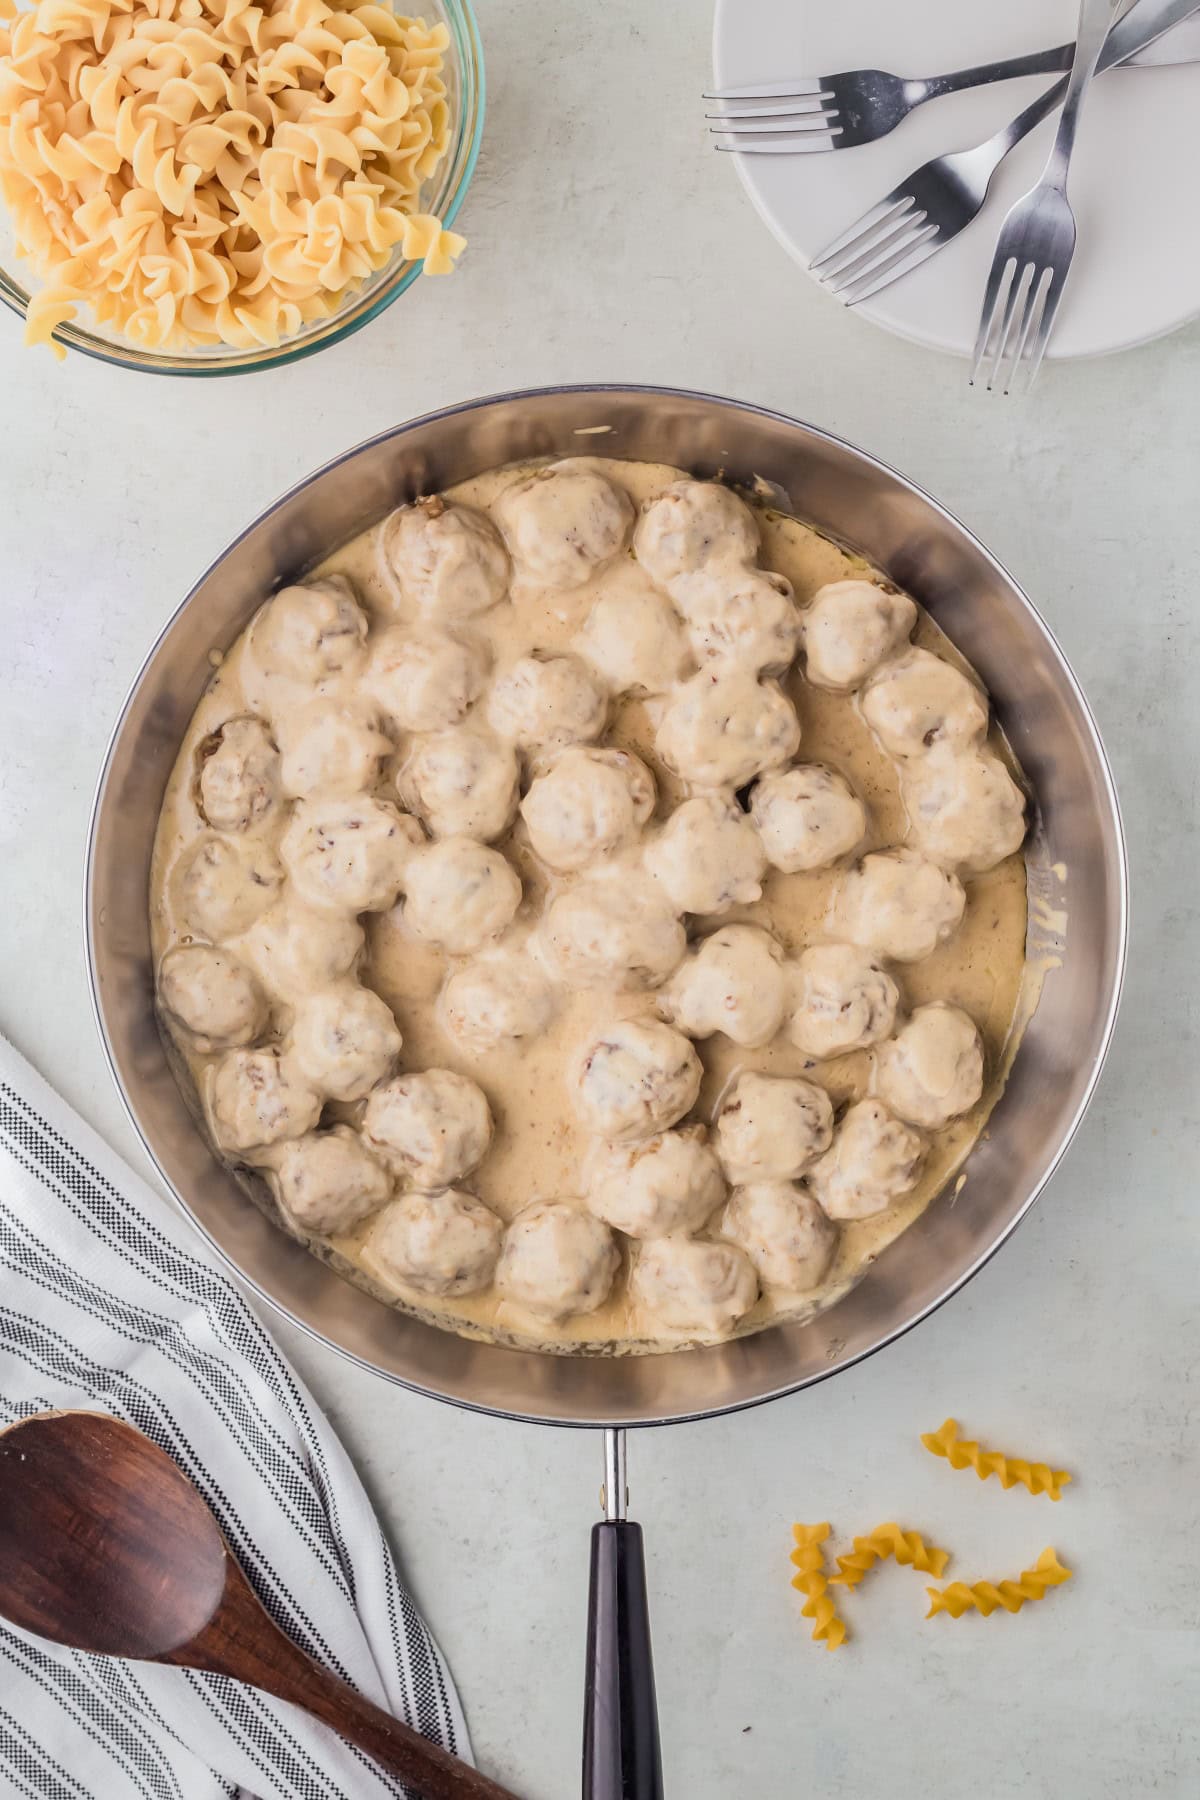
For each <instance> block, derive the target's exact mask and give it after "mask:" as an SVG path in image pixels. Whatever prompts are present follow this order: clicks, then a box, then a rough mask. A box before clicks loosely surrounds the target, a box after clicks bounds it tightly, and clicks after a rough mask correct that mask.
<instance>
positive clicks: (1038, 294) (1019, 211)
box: [968, 0, 1118, 394]
mask: <svg viewBox="0 0 1200 1800" xmlns="http://www.w3.org/2000/svg"><path fill="white" fill-rule="evenodd" d="M1117 4H1118V0H1080V7H1079V32H1078V35H1077V37H1076V40H1075V61H1074V63H1073V64H1072V65H1071V75H1070V79H1069V81H1068V83H1067V97H1066V99H1065V100H1064V101H1063V109H1062V117H1061V118H1060V119H1059V121H1058V131H1057V132H1056V134H1055V138H1054V145H1053V148H1052V149H1051V151H1050V155H1049V158H1048V159H1047V162H1046V167H1045V169H1044V170H1043V171H1042V176H1041V179H1040V180H1039V181H1037V182H1035V183H1034V185H1033V187H1031V188H1030V190H1029V192H1028V193H1027V194H1022V196H1021V198H1020V199H1019V200H1018V201H1017V202H1016V204H1015V205H1014V206H1013V207H1011V208H1010V210H1009V213H1008V216H1007V218H1006V219H1005V221H1004V223H1003V225H1002V226H1001V227H1000V236H999V239H998V240H997V243H996V253H995V255H994V256H993V258H992V267H991V270H990V272H989V274H988V282H987V290H986V292H985V294H984V300H983V313H982V316H981V318H980V321H979V336H978V337H977V338H976V340H975V356H974V360H973V361H972V363H971V373H970V376H969V377H968V379H969V382H970V385H971V386H972V387H974V385H975V378H976V376H977V375H978V374H979V373H980V371H981V369H982V368H983V367H984V365H985V363H987V364H988V365H989V369H988V377H987V383H986V386H987V391H988V393H989V394H990V393H991V392H992V389H993V388H994V387H996V386H997V385H1000V386H1002V387H1003V391H1004V392H1005V393H1006V394H1007V393H1009V392H1010V391H1011V389H1012V384H1013V381H1014V379H1015V377H1016V375H1017V372H1018V371H1019V370H1020V369H1021V368H1022V365H1024V367H1025V369H1026V370H1027V375H1026V381H1025V391H1026V392H1027V393H1028V391H1029V389H1030V388H1031V387H1032V386H1033V383H1034V381H1035V380H1036V379H1037V372H1038V370H1039V369H1040V368H1041V366H1042V358H1043V356H1045V354H1046V345H1047V344H1048V343H1049V341H1050V333H1051V332H1052V331H1053V329H1054V321H1055V318H1056V316H1057V314H1058V308H1059V303H1060V302H1061V300H1062V297H1063V289H1064V288H1065V287H1066V284H1067V276H1068V275H1069V274H1070V272H1071V263H1072V261H1073V260H1074V256H1075V241H1076V236H1077V233H1076V228H1075V212H1074V209H1073V208H1072V206H1071V202H1070V199H1069V198H1068V196H1067V175H1068V171H1069V170H1070V166H1071V153H1072V151H1073V150H1074V148H1075V134H1076V131H1077V129H1078V125H1079V115H1080V112H1081V111H1082V109H1083V103H1084V100H1085V99H1086V97H1087V91H1088V89H1089V87H1090V86H1091V84H1092V76H1093V75H1094V74H1095V72H1096V64H1097V63H1098V62H1099V60H1100V52H1101V50H1102V49H1103V48H1104V40H1105V38H1106V37H1107V36H1108V28H1109V26H1110V25H1111V23H1112V20H1113V15H1114V13H1115V11H1116V8H1117ZM1027 350H1028V356H1027V355H1026V351H1027Z"/></svg>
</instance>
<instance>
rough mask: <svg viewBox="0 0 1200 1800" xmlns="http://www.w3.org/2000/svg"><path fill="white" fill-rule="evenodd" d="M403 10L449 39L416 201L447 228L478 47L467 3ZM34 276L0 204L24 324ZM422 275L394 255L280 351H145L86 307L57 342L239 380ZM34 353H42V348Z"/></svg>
mask: <svg viewBox="0 0 1200 1800" xmlns="http://www.w3.org/2000/svg"><path fill="white" fill-rule="evenodd" d="M396 10H397V11H399V10H400V9H399V8H396ZM405 11H406V13H407V12H409V11H411V13H413V14H420V16H421V17H423V18H424V19H425V20H426V21H428V22H431V23H432V22H435V21H439V20H440V21H442V22H444V23H445V25H446V27H447V29H448V30H449V33H450V43H449V46H448V48H447V50H446V66H445V71H444V76H443V79H444V80H445V83H446V90H447V95H448V98H449V102H450V109H451V126H450V142H449V145H448V146H447V150H446V155H445V157H444V158H443V159H442V162H441V165H440V167H439V168H438V170H437V172H436V173H435V174H434V175H433V177H432V178H431V179H430V180H429V181H428V182H427V183H426V186H425V188H424V190H423V191H422V194H421V210H422V211H424V212H430V213H435V214H436V215H437V217H438V218H440V219H441V221H442V223H443V225H447V226H448V225H451V224H453V222H454V220H455V218H456V216H457V214H458V210H459V208H460V207H461V205H462V203H463V199H464V197H465V195H466V192H467V188H468V186H469V184H470V180H471V176H472V175H473V174H474V171H475V163H476V160H477V159H478V156H479V144H480V140H481V138H482V136H483V113H484V92H485V86H484V70H483V44H482V42H481V40H480V36H479V26H478V23H477V22H476V18H475V14H474V12H473V11H472V8H471V0H414V4H413V5H412V7H411V9H409V8H405ZM31 273H32V271H30V270H29V269H28V268H27V266H26V265H25V263H24V262H23V261H21V260H20V259H19V258H18V257H17V255H16V251H15V249H14V245H13V236H12V226H11V223H10V221H9V217H8V213H7V211H6V209H5V208H4V206H3V204H2V203H0V300H3V302H4V304H5V305H6V306H8V307H10V308H11V309H12V311H13V312H15V313H17V314H19V316H20V317H21V318H22V319H23V318H24V317H25V309H26V307H27V306H28V304H29V299H30V289H29V287H28V286H27V285H26V283H27V282H28V280H29V278H30V275H31ZM420 273H421V265H420V263H419V262H408V261H406V260H405V258H404V257H402V256H401V255H400V254H399V252H398V251H397V253H396V254H395V255H394V256H393V258H392V260H391V261H390V262H389V263H387V264H386V265H385V266H384V267H383V268H382V269H380V270H378V271H377V272H376V273H375V274H374V275H372V276H370V277H369V278H368V279H367V280H366V281H364V282H362V283H361V284H360V285H359V286H358V287H356V288H354V289H352V290H351V291H350V292H349V293H348V294H347V295H346V297H345V300H344V301H343V303H342V305H341V307H340V308H339V309H338V311H337V312H336V313H334V315H333V316H332V317H331V318H328V319H314V320H313V321H312V323H311V324H309V325H305V326H303V327H302V328H301V329H300V330H299V331H297V332H295V333H294V334H293V335H292V336H291V337H289V338H284V339H282V340H281V341H280V342H279V343H278V344H274V345H271V346H269V347H264V346H259V347H257V348H256V349H253V350H235V349H234V348H233V347H232V345H227V344H222V345H217V346H216V347H215V348H211V347H209V348H204V349H196V350H143V349H141V348H140V347H139V346H137V345H135V344H130V343H127V342H126V341H125V340H124V339H123V338H122V337H121V336H120V335H119V334H118V333H116V332H114V331H110V330H108V328H107V327H105V326H103V325H97V324H95V323H94V322H89V315H88V314H87V310H86V308H81V309H80V317H79V318H78V319H76V320H75V321H74V322H73V323H71V324H69V325H60V326H59V327H58V329H57V331H56V332H55V336H56V338H57V339H58V340H59V342H60V343H62V344H64V345H65V346H66V348H67V349H68V350H82V351H83V353H84V355H85V356H95V357H98V358H99V359H100V361H101V362H107V363H115V364H116V366H117V367H118V368H122V369H145V370H148V371H149V372H150V373H151V374H154V375H244V374H246V373H248V372H249V371H252V370H254V369H275V368H279V367H280V366H281V365H282V364H283V363H289V362H297V361H298V360H299V359H300V357H302V356H312V355H314V354H315V352H316V351H318V350H323V349H325V347H326V346H327V345H329V344H337V343H340V342H341V340H342V338H345V337H349V335H350V333H351V332H352V331H357V330H358V329H359V327H360V326H362V325H365V324H366V323H367V321H368V320H369V319H373V318H374V317H375V316H376V314H377V313H381V312H382V311H383V309H384V307H386V306H390V305H391V304H392V302H393V300H398V299H399V297H400V295H401V294H402V293H403V292H404V291H405V289H406V288H409V287H411V286H412V284H413V282H414V281H415V280H416V279H417V276H418V275H419V274H420ZM38 353H40V354H42V355H45V354H46V352H45V350H44V349H43V348H41V347H40V346H39V351H38ZM30 354H31V355H32V354H35V352H34V351H31V352H30Z"/></svg>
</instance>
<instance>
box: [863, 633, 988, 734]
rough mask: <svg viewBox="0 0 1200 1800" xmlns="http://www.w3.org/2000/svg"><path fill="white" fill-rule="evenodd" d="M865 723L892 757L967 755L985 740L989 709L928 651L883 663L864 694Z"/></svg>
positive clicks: (972, 685) (911, 652) (908, 653)
mask: <svg viewBox="0 0 1200 1800" xmlns="http://www.w3.org/2000/svg"><path fill="white" fill-rule="evenodd" d="M861 705H862V711H863V718H864V719H865V720H866V721H867V724H868V725H869V726H870V727H871V730H872V731H873V732H874V733H875V736H876V737H877V738H878V739H879V741H880V743H881V744H882V745H883V747H884V749H885V750H888V751H890V752H891V754H892V755H893V756H895V757H899V758H901V759H904V758H905V757H909V756H922V755H924V753H925V751H927V750H932V749H933V748H934V746H935V745H936V746H937V747H938V748H939V749H942V750H944V749H948V748H952V749H955V750H965V749H967V748H968V747H969V746H970V745H972V744H978V743H980V742H981V740H982V739H983V738H984V737H986V736H987V728H988V704H987V696H986V695H985V694H982V693H981V692H980V691H979V689H978V688H977V687H976V685H975V683H974V682H973V681H970V680H968V678H967V677H966V676H965V675H963V674H961V673H960V672H959V670H958V669H956V668H954V667H953V666H952V665H951V664H950V663H948V662H944V661H943V660H942V658H941V657H940V656H932V655H930V653H929V651H928V650H916V649H913V650H906V651H905V653H904V655H903V656H898V657H896V658H895V660H894V661H892V662H888V663H884V665H883V667H882V668H881V669H877V670H876V672H875V674H874V675H872V677H871V679H870V680H869V681H868V682H867V684H866V686H865V687H864V688H863V691H862V701H861Z"/></svg>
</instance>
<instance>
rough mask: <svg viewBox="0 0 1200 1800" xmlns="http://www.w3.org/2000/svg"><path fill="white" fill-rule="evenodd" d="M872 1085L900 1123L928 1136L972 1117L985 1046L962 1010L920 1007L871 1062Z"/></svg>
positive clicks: (943, 1006) (941, 1005)
mask: <svg viewBox="0 0 1200 1800" xmlns="http://www.w3.org/2000/svg"><path fill="white" fill-rule="evenodd" d="M875 1085H876V1087H877V1088H878V1090H879V1096H880V1099H881V1100H883V1101H884V1102H885V1103H886V1104H887V1105H888V1106H890V1107H891V1109H892V1111H893V1112H894V1113H895V1114H896V1115H897V1117H898V1118H901V1119H906V1120H907V1121H908V1123H909V1124H910V1125H924V1126H925V1128H926V1129H927V1130H929V1131H937V1130H939V1129H940V1127H941V1126H943V1125H947V1124H949V1122H950V1120H951V1119H957V1118H958V1117H959V1116H960V1114H962V1113H965V1112H970V1110H971V1108H972V1107H973V1106H974V1105H975V1103H976V1101H977V1100H978V1099H979V1096H980V1094H982V1092H983V1044H982V1042H981V1041H980V1037H979V1033H978V1031H976V1029H975V1022H974V1020H973V1019H970V1018H968V1016H967V1014H966V1013H965V1012H963V1011H962V1009H961V1008H960V1007H957V1006H949V1005H946V1004H945V1003H944V1002H942V1001H934V1002H933V1003H932V1004H931V1005H929V1006H918V1007H917V1009H916V1011H915V1012H914V1013H913V1015H912V1017H911V1018H910V1019H909V1020H908V1022H907V1024H906V1025H905V1026H904V1027H903V1028H902V1030H900V1031H898V1032H897V1034H896V1036H895V1037H894V1038H892V1040H891V1042H890V1043H887V1044H884V1045H883V1046H882V1047H881V1048H880V1050H879V1051H878V1053H877V1055H876V1059H875Z"/></svg>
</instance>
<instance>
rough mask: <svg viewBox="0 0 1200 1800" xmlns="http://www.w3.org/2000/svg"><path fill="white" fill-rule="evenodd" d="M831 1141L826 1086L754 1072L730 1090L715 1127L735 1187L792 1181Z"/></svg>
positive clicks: (717, 1143)
mask: <svg viewBox="0 0 1200 1800" xmlns="http://www.w3.org/2000/svg"><path fill="white" fill-rule="evenodd" d="M832 1139H833V1102H832V1100H831V1099H830V1098H829V1095H828V1094H827V1093H826V1092H825V1089H824V1088H823V1087H817V1086H816V1084H815V1083H814V1082H811V1081H801V1080H800V1079H799V1077H797V1076H792V1075H760V1074H758V1073H757V1072H756V1071H755V1070H753V1069H747V1070H746V1071H745V1072H744V1073H743V1074H741V1075H739V1076H738V1078H737V1080H736V1081H735V1082H734V1084H733V1086H732V1087H731V1088H730V1089H729V1092H728V1093H727V1094H726V1096H725V1099H724V1100H723V1101H722V1103H721V1110H720V1112H719V1113H718V1114H717V1122H716V1125H715V1126H714V1128H713V1146H714V1148H715V1150H716V1152H717V1156H718V1157H719V1159H720V1163H721V1167H722V1169H724V1171H725V1177H726V1180H727V1181H729V1182H731V1183H732V1184H733V1185H734V1186H735V1187H736V1186H743V1185H745V1184H746V1183H750V1182H758V1181H791V1180H792V1179H793V1177H795V1176H797V1175H799V1174H800V1173H801V1171H802V1170H804V1169H806V1168H807V1167H808V1165H809V1163H810V1162H812V1161H813V1159H814V1158H815V1157H818V1156H820V1155H822V1154H823V1153H824V1151H826V1150H828V1148H829V1146H830V1143H831V1142H832Z"/></svg>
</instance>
